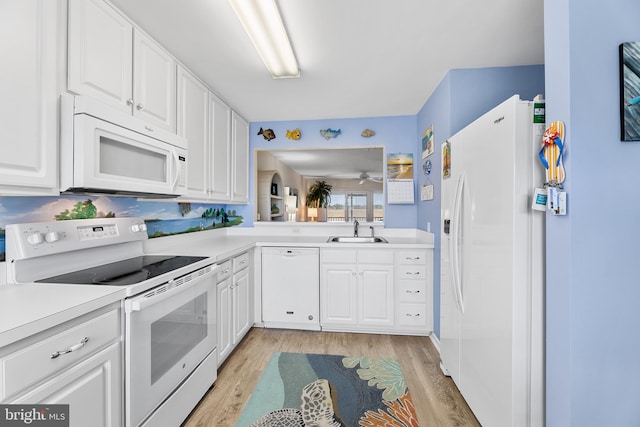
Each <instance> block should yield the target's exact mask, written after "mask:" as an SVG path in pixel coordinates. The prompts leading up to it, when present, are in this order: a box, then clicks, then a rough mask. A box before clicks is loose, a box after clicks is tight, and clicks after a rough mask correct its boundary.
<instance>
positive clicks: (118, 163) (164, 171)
mask: <svg viewBox="0 0 640 427" xmlns="http://www.w3.org/2000/svg"><path fill="white" fill-rule="evenodd" d="M60 120H61V121H60V191H61V192H63V193H108V194H116V195H132V196H148V197H175V196H180V195H184V194H186V178H187V177H186V172H187V140H186V139H185V138H182V137H180V136H178V135H175V134H172V133H170V132H168V131H166V130H164V129H159V128H156V127H153V126H152V125H149V124H147V123H146V122H144V121H142V120H140V119H138V118H135V117H133V116H130V115H127V114H126V113H124V112H121V111H119V110H117V109H114V108H113V107H110V106H108V105H105V104H103V103H101V102H99V101H97V100H95V99H93V98H89V97H86V96H73V95H62V96H61V97H60Z"/></svg>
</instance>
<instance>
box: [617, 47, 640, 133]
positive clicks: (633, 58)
mask: <svg viewBox="0 0 640 427" xmlns="http://www.w3.org/2000/svg"><path fill="white" fill-rule="evenodd" d="M620 133H621V139H622V140H623V141H640V41H639V42H627V43H622V44H621V45H620Z"/></svg>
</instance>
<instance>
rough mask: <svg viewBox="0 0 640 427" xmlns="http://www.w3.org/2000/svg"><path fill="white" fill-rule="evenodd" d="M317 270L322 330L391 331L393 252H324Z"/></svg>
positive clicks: (348, 250) (322, 251) (335, 250)
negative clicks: (318, 274) (318, 273)
mask: <svg viewBox="0 0 640 427" xmlns="http://www.w3.org/2000/svg"><path fill="white" fill-rule="evenodd" d="M320 266H321V267H320V323H321V324H322V329H323V330H349V331H369V332H375V331H380V332H385V331H389V330H392V329H393V328H394V323H395V319H394V305H393V288H394V278H393V251H392V250H380V249H350V248H344V249H324V248H323V249H322V250H321V252H320Z"/></svg>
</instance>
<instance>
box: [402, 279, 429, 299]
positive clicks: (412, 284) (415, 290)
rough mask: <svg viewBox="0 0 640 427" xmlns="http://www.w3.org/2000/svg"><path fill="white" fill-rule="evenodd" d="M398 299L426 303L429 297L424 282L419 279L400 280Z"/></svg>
mask: <svg viewBox="0 0 640 427" xmlns="http://www.w3.org/2000/svg"><path fill="white" fill-rule="evenodd" d="M397 292H398V293H397V297H398V301H400V302H416V303H424V302H425V299H426V297H427V295H426V291H425V286H424V282H421V281H418V280H399V281H398V291H397Z"/></svg>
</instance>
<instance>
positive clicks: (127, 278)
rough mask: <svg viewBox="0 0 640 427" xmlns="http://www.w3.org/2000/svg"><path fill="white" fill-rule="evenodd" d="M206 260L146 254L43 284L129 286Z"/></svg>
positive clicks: (51, 278) (194, 257) (46, 281)
mask: <svg viewBox="0 0 640 427" xmlns="http://www.w3.org/2000/svg"><path fill="white" fill-rule="evenodd" d="M203 259H206V257H196V256H174V255H145V256H140V257H136V258H131V259H126V260H124V261H117V262H112V263H110V264H104V265H99V266H97V267H91V268H87V269H85V270H78V271H74V272H71V273H66V274H61V275H59V276H54V277H49V278H47V279H41V280H37V282H40V283H68V284H74V285H76V284H77V285H109V286H127V285H133V284H136V283H140V282H142V281H145V280H147V279H151V278H152V277H156V276H160V275H161V274H164V273H168V272H170V271H173V270H177V269H178V268H181V267H184V266H187V265H189V264H193V263H194V262H198V261H201V260H203Z"/></svg>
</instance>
